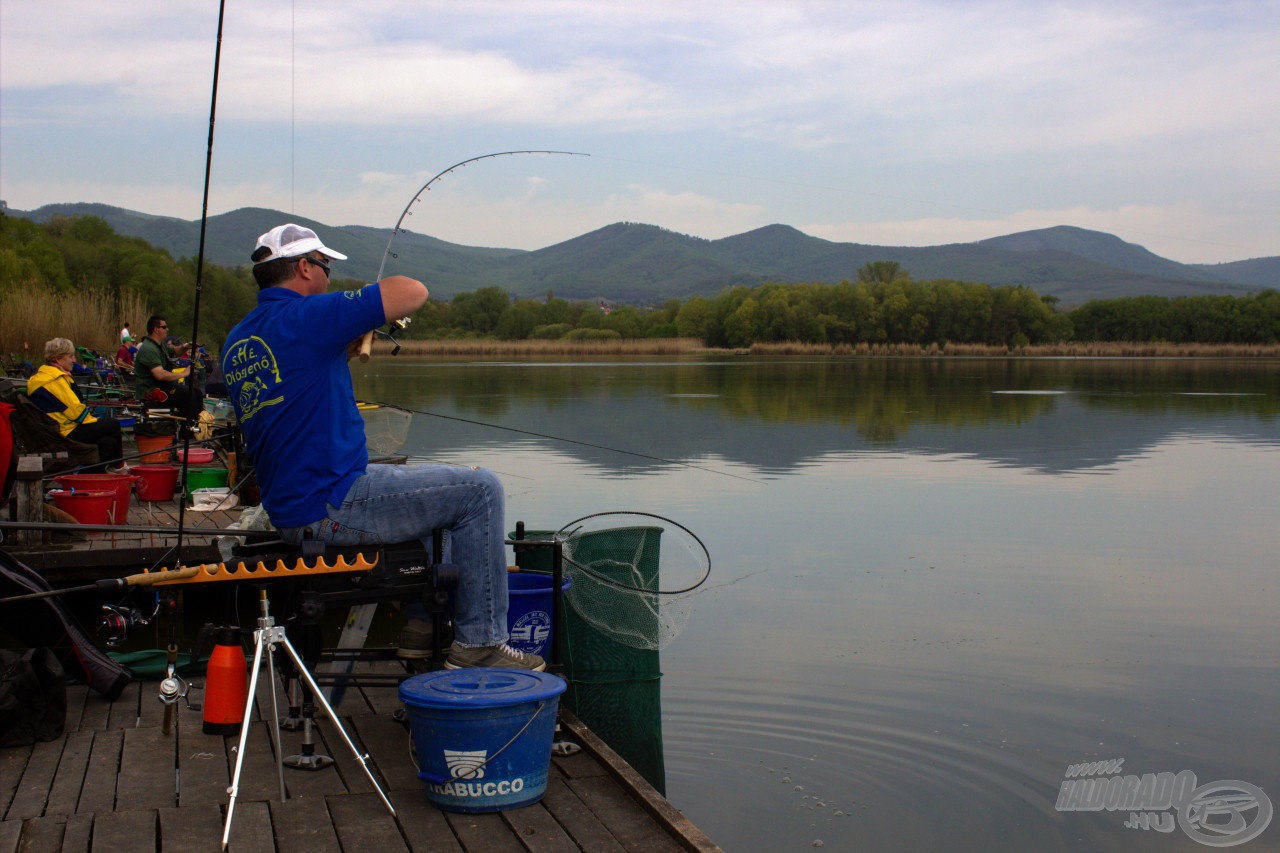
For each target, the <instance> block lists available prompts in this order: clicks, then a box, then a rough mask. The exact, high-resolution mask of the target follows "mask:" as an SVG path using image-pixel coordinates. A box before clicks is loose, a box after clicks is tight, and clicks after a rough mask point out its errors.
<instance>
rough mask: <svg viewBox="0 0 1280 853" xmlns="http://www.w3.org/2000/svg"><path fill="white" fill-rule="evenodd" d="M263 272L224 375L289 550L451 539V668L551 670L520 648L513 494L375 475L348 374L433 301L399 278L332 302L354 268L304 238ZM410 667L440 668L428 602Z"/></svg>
mask: <svg viewBox="0 0 1280 853" xmlns="http://www.w3.org/2000/svg"><path fill="white" fill-rule="evenodd" d="M251 259H252V261H253V263H254V267H253V276H254V279H255V280H256V281H257V283H258V288H259V292H258V306H257V307H256V308H255V309H253V310H252V311H251V312H249V314H248V316H246V317H245V318H244V320H242V321H241V322H240V323H239V325H237V326H236V327H235V328H234V329H232V330H231V332H230V333H229V334H228V335H227V343H226V345H225V346H224V347H223V354H222V371H223V375H224V381H225V382H226V385H227V391H228V394H229V396H230V398H231V401H232V404H233V405H234V407H235V412H236V417H237V418H238V419H239V421H240V426H241V429H242V430H243V432H244V436H245V440H246V441H247V442H248V446H249V451H250V453H251V455H252V457H253V461H254V465H255V468H256V471H257V477H258V485H259V487H260V488H261V490H262V503H263V505H264V506H265V507H266V509H267V512H268V513H269V514H270V516H271V521H272V523H273V524H274V525H275V526H276V528H277V529H278V530H279V531H280V534H281V536H282V537H283V538H284V539H285V540H286V541H288V542H292V543H294V544H297V543H299V542H301V541H302V539H303V538H304V536H306V535H311V536H313V537H314V538H316V539H319V540H323V541H326V542H330V543H332V544H334V545H366V544H392V543H396V542H406V541H409V540H412V539H419V540H421V541H422V542H423V544H424V545H426V546H427V547H430V541H431V536H432V532H433V531H435V530H438V529H439V530H445V531H447V532H448V541H449V546H450V551H451V555H452V559H451V562H452V563H455V564H457V565H458V566H460V568H461V571H460V577H459V581H458V588H457V590H456V591H455V593H454V596H453V604H454V614H453V622H454V641H453V644H452V646H451V647H450V649H449V654H448V657H447V659H446V661H445V665H446V666H447V667H449V668H451V669H458V668H461V667H472V666H506V667H517V668H522V669H532V670H541V669H543V668H544V667H545V664H544V662H543V660H542V658H540V657H538V656H537V655H531V654H526V653H524V652H521V651H519V650H517V649H513V648H511V647H510V646H508V645H507V639H508V634H507V569H506V546H505V543H504V538H503V537H504V533H503V531H504V527H503V523H504V502H505V496H504V493H503V490H502V484H501V482H500V481H499V480H498V478H497V477H496V476H495V475H494V474H493V473H492V472H489V471H485V470H481V469H475V468H464V467H453V466H447V465H370V464H369V454H368V450H367V447H366V444H365V435H364V420H363V419H362V418H361V416H360V412H359V411H358V409H357V408H356V400H355V392H354V390H353V389H352V384H351V371H350V369H349V368H348V366H347V362H348V361H349V360H350V359H351V358H353V357H354V356H355V355H356V353H357V352H358V350H359V344H360V340H361V338H362V337H363V336H364V335H365V333H367V332H371V331H373V330H374V329H376V328H378V327H379V326H382V325H383V324H385V323H386V322H388V321H389V320H398V319H401V318H404V317H408V316H409V315H410V314H412V313H413V312H414V311H416V310H417V309H418V308H420V307H422V305H424V304H425V303H426V301H427V289H426V287H424V286H423V284H422V283H421V282H419V281H415V280H414V279H411V278H407V277H405V276H390V277H388V278H385V279H383V280H382V281H379V282H374V283H373V284H370V285H368V286H366V287H364V288H362V289H360V290H354V291H337V292H334V293H328V292H326V291H327V290H328V286H329V263H330V260H346V256H345V255H343V254H340V253H338V252H335V251H334V250H332V249H330V248H328V247H326V246H325V245H324V244H323V243H321V242H320V239H319V238H318V237H317V236H316V233H315V232H314V231H312V230H311V229H309V228H304V227H302V226H300V225H293V224H288V225H280V226H277V227H276V228H273V229H272V230H271V231H269V232H267V233H266V234H263V235H262V236H261V237H259V238H258V245H257V248H256V249H255V250H254V252H253V254H252V256H251ZM409 616H410V623H409V626H408V627H407V628H406V629H405V632H404V634H402V636H401V641H400V651H399V654H400V656H401V657H406V658H424V657H427V655H428V645H429V643H428V640H429V636H428V634H427V623H426V622H425V616H426V611H425V608H423V607H422V605H421V604H420V603H417V602H415V603H414V605H411V606H410V608H409Z"/></svg>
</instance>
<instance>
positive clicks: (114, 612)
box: [98, 604, 151, 648]
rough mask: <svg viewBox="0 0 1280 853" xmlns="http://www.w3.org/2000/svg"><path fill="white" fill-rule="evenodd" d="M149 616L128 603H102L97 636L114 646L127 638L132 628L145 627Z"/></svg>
mask: <svg viewBox="0 0 1280 853" xmlns="http://www.w3.org/2000/svg"><path fill="white" fill-rule="evenodd" d="M150 624H151V618H150V617H148V616H145V615H144V614H143V613H142V611H141V610H139V609H137V608H136V607H133V606H132V605H128V604H104V605H102V613H100V614H99V616H98V636H100V637H101V638H102V642H104V643H106V644H107V645H108V646H110V647H112V648H114V647H116V646H118V645H120V644H121V643H123V642H124V641H125V640H127V639H129V632H130V631H132V630H133V629H134V628H141V627H146V626H147V625H150Z"/></svg>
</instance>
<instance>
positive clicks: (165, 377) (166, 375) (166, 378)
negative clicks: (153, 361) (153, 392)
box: [151, 365, 183, 382]
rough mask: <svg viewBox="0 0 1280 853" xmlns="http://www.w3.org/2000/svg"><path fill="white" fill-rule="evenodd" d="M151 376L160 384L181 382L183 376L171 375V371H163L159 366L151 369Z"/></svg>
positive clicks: (178, 374)
mask: <svg viewBox="0 0 1280 853" xmlns="http://www.w3.org/2000/svg"><path fill="white" fill-rule="evenodd" d="M151 375H152V376H154V377H155V378H156V379H158V380H159V381H161V382H181V381H182V378H183V374H181V373H173V372H172V371H169V370H165V369H164V368H163V367H160V366H159V365H156V366H155V367H153V368H151Z"/></svg>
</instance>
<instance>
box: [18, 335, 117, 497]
mask: <svg viewBox="0 0 1280 853" xmlns="http://www.w3.org/2000/svg"><path fill="white" fill-rule="evenodd" d="M75 362H76V347H75V344H73V343H71V341H69V340H67V339H66V338H54V339H53V340H51V341H47V342H46V343H45V345H44V366H42V367H41V368H40V369H39V370H37V371H36V372H35V373H34V374H33V375H32V376H31V378H30V379H28V380H27V397H28V398H30V400H31V402H33V403H35V404H36V406H37V407H38V408H39V409H40V411H42V412H44V413H45V414H46V415H48V416H49V417H51V418H53V420H54V423H56V424H57V425H58V430H59V431H60V432H61V433H62V434H63V435H64V436H66V437H67V438H69V439H71V440H72V441H79V442H83V443H84V444H93V445H96V446H97V448H98V460H99V462H100V463H101V464H99V465H94V466H92V467H90V468H86V469H85V470H86V471H101V470H103V469H104V468H105V469H106V471H107V472H108V473H111V474H121V473H127V472H128V470H129V466H127V465H124V464H122V463H121V462H120V457H122V456H123V455H124V453H123V451H122V447H121V438H120V423H119V421H116V420H113V419H111V418H104V419H103V420H98V419H97V418H95V417H94V416H93V415H91V414H89V409H88V407H87V406H85V404H84V401H82V400H81V399H80V395H79V394H78V393H77V392H76V388H75V385H74V384H73V383H72V381H71V366H72V365H74V364H75ZM108 465H112V466H113V467H107V466H108Z"/></svg>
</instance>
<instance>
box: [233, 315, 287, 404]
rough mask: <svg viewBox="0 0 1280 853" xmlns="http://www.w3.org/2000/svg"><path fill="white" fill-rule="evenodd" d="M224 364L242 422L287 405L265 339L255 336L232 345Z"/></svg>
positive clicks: (278, 369)
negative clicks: (280, 390) (269, 408)
mask: <svg viewBox="0 0 1280 853" xmlns="http://www.w3.org/2000/svg"><path fill="white" fill-rule="evenodd" d="M222 363H223V374H224V375H225V376H226V382H227V385H228V386H229V387H231V389H232V390H233V393H234V394H235V398H236V408H237V409H239V410H240V420H241V421H247V420H248V419H249V418H251V417H253V416H254V415H255V414H256V413H257V412H259V411H261V410H262V409H264V408H266V407H267V406H274V405H275V404H276V403H282V402H284V396H283V395H281V394H279V392H278V390H277V388H278V386H279V385H280V383H281V379H280V368H279V366H278V365H277V364H276V357H275V354H274V353H272V352H271V347H269V346H267V342H266V341H264V340H263V339H262V338H260V337H258V336H257V335H252V336H250V337H247V338H241V339H240V340H238V341H236V342H235V343H233V344H231V345H230V346H229V347H227V352H226V354H225V355H224V356H223V358H222Z"/></svg>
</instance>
